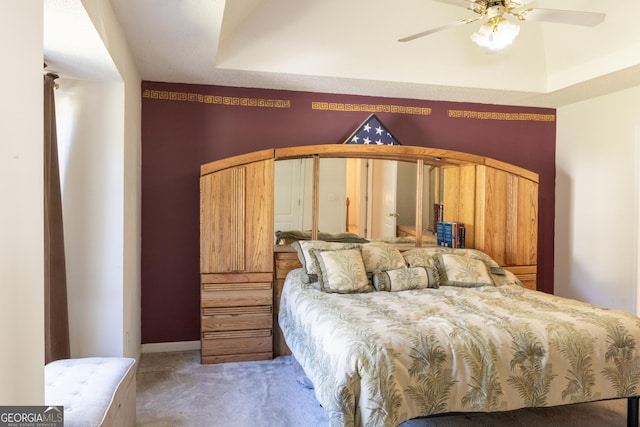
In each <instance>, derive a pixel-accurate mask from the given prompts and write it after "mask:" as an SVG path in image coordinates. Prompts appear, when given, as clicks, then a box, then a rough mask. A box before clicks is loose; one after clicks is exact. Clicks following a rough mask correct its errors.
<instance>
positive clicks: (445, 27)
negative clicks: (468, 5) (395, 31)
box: [398, 16, 481, 42]
mask: <svg viewBox="0 0 640 427" xmlns="http://www.w3.org/2000/svg"><path fill="white" fill-rule="evenodd" d="M480 18H481V16H479V17H477V18H469V19H461V20H460V21H455V22H451V23H449V24H446V25H442V26H440V27H435V28H432V29H430V30H427V31H422V32H420V33H416V34H412V35H410V36H407V37H403V38H401V39H400V40H398V41H399V42H408V41H411V40H415V39H419V38H420V37H424V36H428V35H429V34H433V33H437V32H440V31H444V30H448V29H450V28H455V27H457V26H460V25H464V24H468V23H470V22H474V21H477V20H478V19H480Z"/></svg>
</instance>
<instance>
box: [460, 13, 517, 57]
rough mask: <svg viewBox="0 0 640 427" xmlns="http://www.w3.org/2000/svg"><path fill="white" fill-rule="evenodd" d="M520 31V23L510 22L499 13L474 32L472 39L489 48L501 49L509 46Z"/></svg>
mask: <svg viewBox="0 0 640 427" xmlns="http://www.w3.org/2000/svg"><path fill="white" fill-rule="evenodd" d="M518 33H520V26H519V25H517V24H514V23H512V22H509V21H508V20H507V19H505V18H504V17H503V16H502V15H497V16H493V17H491V18H489V20H488V21H487V23H486V24H483V25H482V26H481V27H480V28H479V29H478V31H476V32H475V33H473V34H472V35H471V40H473V41H474V42H475V43H476V44H478V46H482V47H486V48H488V49H489V50H501V49H504V48H505V47H507V46H509V45H510V44H511V43H512V42H513V40H514V39H515V38H516V36H517V35H518Z"/></svg>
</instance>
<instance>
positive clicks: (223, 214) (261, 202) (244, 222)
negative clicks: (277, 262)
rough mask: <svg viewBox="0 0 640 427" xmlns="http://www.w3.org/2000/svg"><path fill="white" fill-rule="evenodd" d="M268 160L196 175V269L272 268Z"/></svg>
mask: <svg viewBox="0 0 640 427" xmlns="http://www.w3.org/2000/svg"><path fill="white" fill-rule="evenodd" d="M273 239H274V238H273V160H272V159H270V160H264V161H258V162H254V163H250V164H246V165H241V166H236V167H231V168H228V169H223V170H220V171H216V172H213V173H210V174H207V175H204V176H202V177H201V178H200V272H201V273H230V272H243V271H247V272H271V271H272V270H273V258H272V253H273Z"/></svg>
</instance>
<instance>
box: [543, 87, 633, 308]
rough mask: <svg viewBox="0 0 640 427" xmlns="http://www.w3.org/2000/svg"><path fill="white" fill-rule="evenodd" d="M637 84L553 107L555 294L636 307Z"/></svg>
mask: <svg viewBox="0 0 640 427" xmlns="http://www.w3.org/2000/svg"><path fill="white" fill-rule="evenodd" d="M639 147H640V87H636V88H633V89H630V90H625V91H621V92H618V93H614V94H610V95H606V96H602V97H599V98H595V99H591V100H587V101H584V102H580V103H576V104H573V105H569V106H565V107H562V108H559V109H558V110H557V140H556V168H557V169H556V174H557V176H556V215H555V221H556V223H555V227H556V237H555V272H554V274H555V293H556V294H557V295H560V296H566V297H571V298H576V299H579V300H583V301H587V302H591V303H594V304H597V305H602V306H607V307H611V308H618V309H622V310H625V311H628V312H631V313H634V314H638V304H637V285H638V220H639V215H638V191H639V186H638V175H639V170H640V154H639V153H640V149H639Z"/></svg>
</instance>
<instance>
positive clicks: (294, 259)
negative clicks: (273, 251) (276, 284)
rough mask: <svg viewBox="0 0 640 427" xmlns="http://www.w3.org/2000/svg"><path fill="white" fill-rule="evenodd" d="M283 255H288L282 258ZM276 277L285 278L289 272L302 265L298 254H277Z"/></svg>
mask: <svg viewBox="0 0 640 427" xmlns="http://www.w3.org/2000/svg"><path fill="white" fill-rule="evenodd" d="M283 255H287V257H286V258H282V256H283ZM275 264H276V279H284V278H285V277H286V276H287V273H288V272H290V271H291V270H293V269H295V268H300V267H302V264H301V263H300V260H298V256H297V255H296V254H291V253H287V254H278V255H277V256H276V262H275Z"/></svg>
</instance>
